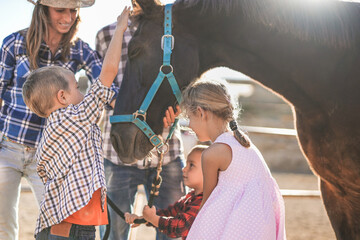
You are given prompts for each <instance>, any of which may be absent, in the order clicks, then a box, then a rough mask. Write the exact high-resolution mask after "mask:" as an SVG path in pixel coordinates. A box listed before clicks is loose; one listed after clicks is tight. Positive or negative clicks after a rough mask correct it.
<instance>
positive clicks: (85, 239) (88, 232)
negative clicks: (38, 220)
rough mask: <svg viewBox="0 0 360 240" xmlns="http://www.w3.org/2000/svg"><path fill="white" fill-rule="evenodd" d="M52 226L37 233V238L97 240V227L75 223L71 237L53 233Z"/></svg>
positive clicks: (46, 239) (49, 239)
mask: <svg viewBox="0 0 360 240" xmlns="http://www.w3.org/2000/svg"><path fill="white" fill-rule="evenodd" d="M50 229H51V228H50V227H48V228H45V229H44V230H42V231H41V232H39V233H38V235H36V240H65V239H68V240H95V231H96V230H95V227H94V226H84V225H77V224H73V225H72V226H71V229H70V235H69V237H61V236H56V235H52V234H51V233H50Z"/></svg>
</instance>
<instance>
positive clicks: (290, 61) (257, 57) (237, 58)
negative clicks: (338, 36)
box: [184, 9, 358, 111]
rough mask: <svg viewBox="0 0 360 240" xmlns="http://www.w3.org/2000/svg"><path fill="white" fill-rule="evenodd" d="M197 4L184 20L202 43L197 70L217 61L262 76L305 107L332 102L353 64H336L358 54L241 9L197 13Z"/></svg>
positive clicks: (262, 81)
mask: <svg viewBox="0 0 360 240" xmlns="http://www.w3.org/2000/svg"><path fill="white" fill-rule="evenodd" d="M198 10H199V9H197V11H188V13H187V16H186V19H187V20H185V22H184V24H188V28H189V32H192V33H193V34H194V35H195V37H196V38H197V41H198V43H199V48H200V49H199V59H200V72H199V75H201V73H203V72H205V71H207V70H209V69H211V68H213V67H218V66H226V67H229V68H231V69H234V70H237V71H240V72H242V73H244V74H246V75H249V76H250V77H252V78H254V79H256V80H258V81H259V82H260V83H261V84H263V85H264V86H266V87H268V88H270V89H272V90H274V91H276V92H277V93H278V94H280V95H281V96H283V97H284V98H285V99H286V100H288V101H289V102H291V103H292V104H293V105H294V106H295V107H296V108H298V109H304V111H305V110H306V111H318V109H321V108H322V109H323V108H330V107H331V105H332V104H333V102H332V101H334V102H336V101H337V100H338V99H336V98H337V97H336V96H332V98H331V99H329V98H328V96H330V95H329V94H331V93H332V92H333V91H334V90H333V89H334V88H336V87H337V84H341V83H340V81H338V79H341V78H342V77H343V76H345V75H346V74H347V73H348V72H349V71H352V70H353V65H352V64H344V65H343V66H342V67H341V68H338V64H339V62H342V60H346V62H349V63H351V62H353V59H354V58H355V57H357V56H358V51H354V49H351V48H342V47H338V46H335V47H334V46H329V45H327V44H322V43H317V42H315V41H312V40H304V39H300V38H298V37H297V36H295V35H293V34H290V33H287V32H285V31H284V32H283V33H281V32H279V31H274V30H272V29H269V28H268V27H267V26H265V25H264V24H262V23H261V22H256V21H251V20H250V19H246V18H241V17H239V16H238V14H237V15H236V14H234V15H231V14H230V15H227V16H224V15H223V14H222V15H221V14H219V15H216V14H210V13H209V14H207V13H203V14H201V15H199V11H198ZM191 14H193V16H191ZM189 19H193V20H189ZM194 19H196V20H194ZM186 21H187V22H186ZM315 66H316V67H315ZM314 80H316V81H314ZM319 92H322V93H324V94H319ZM326 94H327V97H326V96H325V95H326ZM339 96H340V95H339ZM315 103H316V104H315ZM309 106H312V108H314V109H313V110H312V109H310V108H311V107H310V108H309Z"/></svg>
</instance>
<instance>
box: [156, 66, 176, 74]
mask: <svg viewBox="0 0 360 240" xmlns="http://www.w3.org/2000/svg"><path fill="white" fill-rule="evenodd" d="M163 67H170V69H171V71H170V73H172V72H173V71H174V68H173V66H171V65H164V64H163V65H161V66H160V69H159V71H160V72H162V73H164V72H163V71H162V68H163ZM164 74H165V73H164ZM167 74H169V73H167Z"/></svg>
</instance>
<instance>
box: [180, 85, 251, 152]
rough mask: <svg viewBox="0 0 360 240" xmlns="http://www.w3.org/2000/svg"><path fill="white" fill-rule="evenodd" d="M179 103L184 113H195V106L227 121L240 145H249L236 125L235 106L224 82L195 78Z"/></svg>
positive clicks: (248, 141)
mask: <svg viewBox="0 0 360 240" xmlns="http://www.w3.org/2000/svg"><path fill="white" fill-rule="evenodd" d="M180 105H181V107H182V109H183V110H184V112H185V114H186V112H191V113H193V114H194V113H196V109H197V107H201V108H202V109H204V110H205V111H210V112H212V113H213V114H214V115H216V116H217V117H219V118H221V119H223V120H224V121H226V122H227V123H229V125H230V128H231V130H232V131H233V132H234V136H235V138H236V140H238V142H239V143H240V144H241V145H243V146H244V147H250V140H249V139H248V137H247V136H245V134H244V133H243V132H241V131H240V130H239V129H238V127H237V124H236V117H235V116H234V111H235V107H234V104H233V103H232V101H231V96H230V94H229V93H228V90H227V87H226V85H225V83H222V82H220V81H213V80H206V79H200V80H197V81H195V82H193V83H191V84H190V85H189V86H188V87H187V88H186V89H185V90H184V92H183V100H182V102H181V104H180Z"/></svg>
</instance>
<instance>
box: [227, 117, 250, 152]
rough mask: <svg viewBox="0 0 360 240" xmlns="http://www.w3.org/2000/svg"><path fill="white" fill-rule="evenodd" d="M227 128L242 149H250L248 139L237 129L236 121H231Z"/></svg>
mask: <svg viewBox="0 0 360 240" xmlns="http://www.w3.org/2000/svg"><path fill="white" fill-rule="evenodd" d="M229 126H230V129H231V131H233V133H234V137H235V139H236V140H237V141H238V142H239V143H240V144H241V145H242V146H244V147H246V148H248V147H250V140H249V138H248V137H247V136H246V135H245V134H244V133H243V132H242V131H240V130H239V129H238V126H237V123H236V121H235V120H234V119H233V120H231V121H230V122H229Z"/></svg>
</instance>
